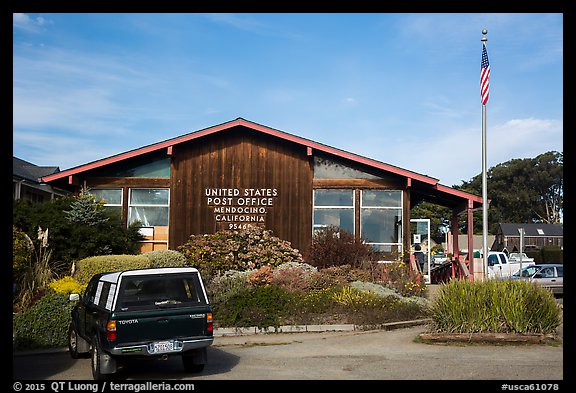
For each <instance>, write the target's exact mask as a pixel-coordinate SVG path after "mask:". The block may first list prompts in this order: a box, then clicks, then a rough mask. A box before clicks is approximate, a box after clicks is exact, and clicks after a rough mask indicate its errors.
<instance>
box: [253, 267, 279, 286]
mask: <svg viewBox="0 0 576 393" xmlns="http://www.w3.org/2000/svg"><path fill="white" fill-rule="evenodd" d="M273 274H274V271H273V270H272V268H271V267H270V266H268V265H266V266H262V267H261V268H260V269H258V270H254V271H252V272H250V274H249V275H248V280H247V281H248V285H251V286H254V287H255V286H268V285H270V283H271V282H272V275H273Z"/></svg>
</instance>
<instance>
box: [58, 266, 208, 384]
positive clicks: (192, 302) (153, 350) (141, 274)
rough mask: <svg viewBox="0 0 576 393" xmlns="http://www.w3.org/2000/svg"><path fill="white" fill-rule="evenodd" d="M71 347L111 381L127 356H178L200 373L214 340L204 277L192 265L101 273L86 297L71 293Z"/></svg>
mask: <svg viewBox="0 0 576 393" xmlns="http://www.w3.org/2000/svg"><path fill="white" fill-rule="evenodd" d="M70 299H71V300H72V301H77V304H76V305H75V306H74V308H73V310H72V321H71V324H70V328H69V332H68V350H69V352H70V355H71V356H72V358H75V359H76V358H79V357H88V356H90V357H91V359H92V361H91V364H92V376H93V378H94V379H95V380H103V379H110V378H112V376H113V375H114V374H115V373H116V372H117V371H118V369H119V368H120V367H121V366H122V362H123V360H126V359H128V358H130V359H137V358H146V359H150V358H164V359H166V358H167V357H168V356H174V355H178V356H181V357H182V364H183V366H184V369H185V370H186V371H187V372H200V371H202V370H203V369H204V365H205V364H206V361H207V355H206V348H207V347H208V346H210V345H211V344H212V343H213V340H214V336H213V323H212V309H211V307H210V304H209V302H208V297H207V295H206V290H205V288H204V284H203V282H202V278H201V276H200V273H199V272H198V270H197V269H194V268H190V267H174V268H150V269H139V270H124V271H119V272H112V273H100V274H97V275H95V276H94V277H92V279H91V280H90V282H89V283H88V286H87V288H86V291H85V293H84V295H83V296H82V297H81V298H80V296H79V295H75V294H72V295H71V296H70Z"/></svg>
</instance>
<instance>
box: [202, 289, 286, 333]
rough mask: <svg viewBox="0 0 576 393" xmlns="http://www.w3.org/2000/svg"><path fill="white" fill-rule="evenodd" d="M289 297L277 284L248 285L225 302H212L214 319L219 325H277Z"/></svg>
mask: <svg viewBox="0 0 576 393" xmlns="http://www.w3.org/2000/svg"><path fill="white" fill-rule="evenodd" d="M290 298H291V297H290V295H289V294H288V293H286V292H284V291H283V290H282V289H280V288H279V287H277V286H273V285H268V286H254V287H249V288H246V289H244V290H243V291H241V292H239V293H238V294H236V295H234V296H232V297H230V298H229V299H228V300H227V301H226V303H213V304H212V310H213V312H214V321H215V322H216V323H217V324H218V325H219V326H237V327H247V326H258V327H268V326H279V324H280V317H281V316H282V315H283V314H284V313H285V312H286V308H287V305H288V304H289V303H290Z"/></svg>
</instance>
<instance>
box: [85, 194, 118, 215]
mask: <svg viewBox="0 0 576 393" xmlns="http://www.w3.org/2000/svg"><path fill="white" fill-rule="evenodd" d="M90 194H92V195H94V198H96V200H97V201H101V200H103V201H104V207H105V208H106V209H109V210H111V211H115V212H117V213H118V215H119V216H120V217H122V189H121V188H93V189H90Z"/></svg>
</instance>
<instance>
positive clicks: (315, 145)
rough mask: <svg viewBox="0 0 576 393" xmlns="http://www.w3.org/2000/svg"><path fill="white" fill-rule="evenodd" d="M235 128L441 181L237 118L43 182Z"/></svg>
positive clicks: (432, 181) (409, 175)
mask: <svg viewBox="0 0 576 393" xmlns="http://www.w3.org/2000/svg"><path fill="white" fill-rule="evenodd" d="M235 126H245V127H248V128H251V129H254V130H257V131H260V132H263V133H265V134H268V135H272V136H275V137H277V138H280V139H284V140H287V141H290V142H294V143H297V144H300V145H303V146H305V147H306V151H307V152H309V151H310V150H311V149H316V150H318V151H322V152H325V153H329V154H332V155H335V156H338V157H341V158H345V159H348V160H352V161H355V162H358V163H361V164H364V165H368V166H371V167H373V168H378V169H382V170H385V171H388V172H391V173H394V174H397V175H400V176H405V177H407V178H410V179H414V180H418V181H421V182H423V183H427V184H432V185H437V184H438V179H435V178H432V177H429V176H425V175H422V174H419V173H415V172H412V171H409V170H406V169H402V168H399V167H396V166H393V165H389V164H385V163H383V162H380V161H376V160H372V159H369V158H366V157H362V156H359V155H356V154H353V153H349V152H346V151H343V150H339V149H336V148H333V147H330V146H327V145H323V144H321V143H317V142H314V141H311V140H309V139H305V138H301V137H298V136H295V135H292V134H288V133H285V132H282V131H279V130H276V129H273V128H270V127H266V126H263V125H261V124H257V123H253V122H251V121H248V120H245V119H242V118H238V119H236V120H232V121H229V122H226V123H222V124H219V125H216V126H213V127H209V128H205V129H203V130H200V131H196V132H192V133H190V134H186V135H183V136H180V137H176V138H173V139H169V140H166V141H163V142H159V143H155V144H153V145H148V146H145V147H142V148H139V149H135V150H131V151H128V152H126V153H121V154H118V155H115V156H112V157H108V158H104V159H102V160H98V161H94V162H91V163H89V164H85V165H80V166H77V167H75V168H71V169H68V170H64V171H61V172H58V173H56V174H53V175H49V176H45V177H44V178H43V181H44V182H47V183H48V182H51V181H54V180H57V179H61V178H64V177H66V176H70V175H75V174H78V173H81V172H85V171H89V170H91V169H96V168H100V167H102V166H105V165H109V164H112V163H115V162H118V161H122V160H126V159H129V158H133V157H136V156H139V155H142V154H146V153H150V152H153V151H157V150H160V149H164V148H166V149H168V148H170V147H171V146H174V145H177V144H179V143H183V142H187V141H191V140H194V139H198V138H202V137H204V136H206V135H211V134H214V133H217V132H221V131H224V130H226V129H228V128H232V127H235ZM167 151H168V150H167Z"/></svg>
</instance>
